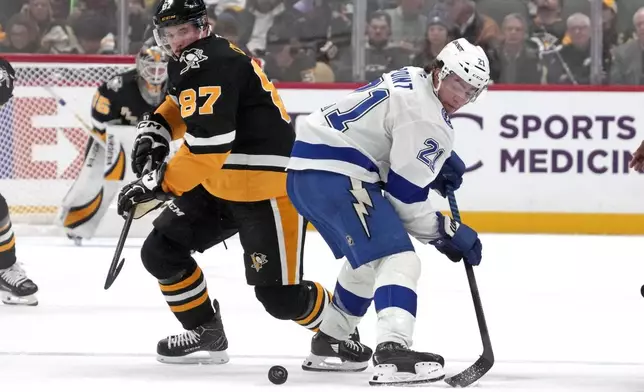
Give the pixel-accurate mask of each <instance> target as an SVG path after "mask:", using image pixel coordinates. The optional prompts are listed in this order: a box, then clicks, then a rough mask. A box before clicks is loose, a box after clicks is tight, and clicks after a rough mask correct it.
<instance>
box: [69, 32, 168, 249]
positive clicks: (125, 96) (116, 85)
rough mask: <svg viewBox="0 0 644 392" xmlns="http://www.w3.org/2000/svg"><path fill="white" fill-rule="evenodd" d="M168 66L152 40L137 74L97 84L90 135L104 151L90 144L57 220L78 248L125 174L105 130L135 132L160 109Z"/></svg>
mask: <svg viewBox="0 0 644 392" xmlns="http://www.w3.org/2000/svg"><path fill="white" fill-rule="evenodd" d="M167 63H168V57H167V55H166V54H165V52H164V51H163V50H161V48H159V47H158V46H156V44H155V42H154V39H153V38H150V39H149V40H148V41H146V42H145V44H144V45H143V47H142V48H141V50H140V51H139V53H138V55H137V56H136V68H133V69H131V70H128V71H126V72H123V73H121V74H118V75H116V76H114V77H113V78H112V79H110V80H108V81H107V82H105V83H103V84H101V86H100V87H99V88H98V90H97V91H96V93H95V94H94V98H93V100H92V127H93V129H92V132H93V133H94V134H95V135H96V136H98V138H100V139H101V140H102V141H103V142H104V143H105V146H103V145H101V144H100V143H97V142H96V141H95V140H94V139H93V138H90V139H89V142H88V146H87V149H86V154H85V161H84V163H83V167H82V169H81V171H80V173H79V175H78V178H77V179H76V181H75V182H74V184H73V185H72V186H71V188H70V190H69V192H68V193H67V196H66V197H65V199H64V200H63V203H62V206H61V208H60V211H59V214H58V219H59V222H58V223H59V224H60V225H61V226H63V227H64V228H65V231H66V233H67V236H68V237H70V238H72V239H74V241H75V242H76V244H77V245H78V244H80V242H81V239H82V238H85V239H89V238H91V237H92V236H93V235H94V233H95V232H96V229H97V227H98V225H99V223H100V221H101V219H102V218H103V216H104V215H105V213H106V212H107V210H108V208H109V205H110V204H111V202H112V200H113V199H114V197H115V196H116V194H117V192H118V190H119V188H120V186H121V182H120V181H121V180H123V178H124V176H125V174H126V167H127V164H126V159H125V150H124V148H123V145H122V144H121V143H120V142H119V141H118V139H117V138H115V137H114V135H110V134H109V132H106V131H107V127H108V125H110V124H114V125H132V126H135V125H136V124H137V123H138V121H139V120H140V119H141V118H142V116H143V114H144V113H146V112H151V111H153V110H154V108H156V107H157V106H158V105H159V103H160V102H161V101H162V100H163V98H164V96H165V89H166V80H167Z"/></svg>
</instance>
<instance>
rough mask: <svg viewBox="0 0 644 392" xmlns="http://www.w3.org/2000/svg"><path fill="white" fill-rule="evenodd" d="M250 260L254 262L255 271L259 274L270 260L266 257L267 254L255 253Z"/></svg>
mask: <svg viewBox="0 0 644 392" xmlns="http://www.w3.org/2000/svg"><path fill="white" fill-rule="evenodd" d="M250 259H251V261H252V262H253V265H252V267H253V268H254V269H255V271H257V272H259V270H261V269H262V267H263V266H264V264H266V263H268V258H267V257H266V255H265V254H263V253H257V252H255V253H253V254H251V255H250Z"/></svg>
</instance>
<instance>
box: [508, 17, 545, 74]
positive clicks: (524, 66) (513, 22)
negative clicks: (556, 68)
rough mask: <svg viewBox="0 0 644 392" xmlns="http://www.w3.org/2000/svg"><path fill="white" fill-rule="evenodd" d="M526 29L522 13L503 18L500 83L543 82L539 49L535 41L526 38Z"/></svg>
mask: <svg viewBox="0 0 644 392" xmlns="http://www.w3.org/2000/svg"><path fill="white" fill-rule="evenodd" d="M526 29H527V23H526V20H525V19H524V18H523V16H521V15H520V14H510V15H507V16H506V17H505V18H504V19H503V24H502V26H501V31H502V32H503V44H502V46H501V51H500V57H501V77H500V78H499V83H510V84H523V83H527V84H539V83H541V77H542V67H541V61H540V59H539V49H538V48H537V47H536V45H535V44H534V43H532V42H531V41H527V40H526V37H527V34H526Z"/></svg>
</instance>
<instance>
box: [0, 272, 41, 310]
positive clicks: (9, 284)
mask: <svg viewBox="0 0 644 392" xmlns="http://www.w3.org/2000/svg"><path fill="white" fill-rule="evenodd" d="M36 292H38V286H36V284H35V283H34V282H32V281H31V279H29V278H27V275H26V274H25V271H24V270H23V269H22V268H21V267H20V265H18V263H14V264H13V265H12V266H11V267H9V268H7V269H3V270H0V300H2V302H3V303H4V304H6V305H28V306H36V305H38V299H37V298H36V296H35V295H34V294H36Z"/></svg>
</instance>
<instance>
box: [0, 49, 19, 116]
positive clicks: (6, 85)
mask: <svg viewBox="0 0 644 392" xmlns="http://www.w3.org/2000/svg"><path fill="white" fill-rule="evenodd" d="M15 79H16V71H14V70H13V67H12V66H11V64H9V62H8V61H7V60H5V59H3V58H0V106H2V105H4V104H5V103H7V101H9V98H11V96H12V95H13V81H14V80H15Z"/></svg>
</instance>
